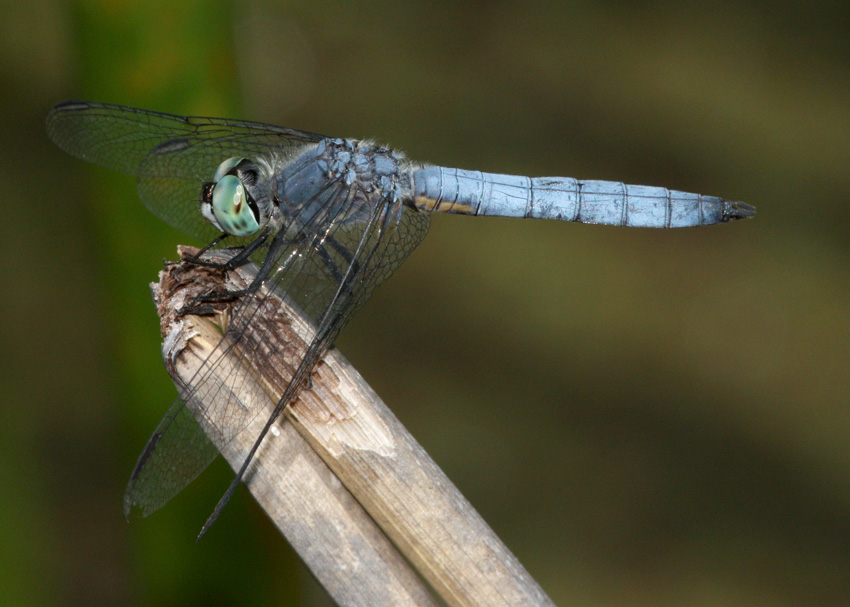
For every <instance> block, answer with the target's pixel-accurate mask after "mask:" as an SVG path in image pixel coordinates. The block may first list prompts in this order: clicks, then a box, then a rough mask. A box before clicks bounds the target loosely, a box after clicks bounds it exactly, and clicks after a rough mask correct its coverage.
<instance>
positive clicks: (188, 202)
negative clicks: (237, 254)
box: [46, 101, 324, 241]
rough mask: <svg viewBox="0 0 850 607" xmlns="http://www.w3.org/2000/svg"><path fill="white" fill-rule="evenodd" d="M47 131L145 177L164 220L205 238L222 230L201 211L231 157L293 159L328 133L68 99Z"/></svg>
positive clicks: (144, 186) (146, 192)
mask: <svg viewBox="0 0 850 607" xmlns="http://www.w3.org/2000/svg"><path fill="white" fill-rule="evenodd" d="M46 128H47V134H48V136H49V137H50V139H51V140H53V142H54V143H56V145H58V146H59V147H60V148H62V149H63V150H65V151H66V152H68V153H70V154H73V155H74V156H77V157H79V158H82V159H83V160H87V161H89V162H94V163H96V164H99V165H102V166H105V167H107V168H110V169H113V170H116V171H120V172H122V173H129V174H131V175H136V176H137V177H138V187H139V195H140V196H141V198H142V201H143V202H144V203H145V205H146V206H147V207H148V208H149V209H150V210H151V211H153V212H154V214H156V215H157V216H158V217H160V218H161V219H163V220H164V221H166V222H168V223H169V224H171V225H172V226H174V227H175V228H177V229H179V230H181V231H183V232H185V233H187V234H190V235H192V236H194V237H196V238H198V239H200V240H202V241H208V240H210V239H211V238H212V237H214V236H216V235H217V233H216V231H215V230H214V228H213V227H212V226H211V225H210V224H209V223H208V222H206V221H205V220H204V219H203V218H202V217H201V215H200V213H199V212H198V208H197V204H198V201H199V199H200V194H201V186H202V184H203V183H204V182H206V181H209V180H210V179H212V176H213V174H214V173H215V169H216V168H217V167H218V165H219V164H220V163H221V162H223V161H224V160H226V159H228V158H231V157H234V156H236V157H245V158H255V157H258V156H261V155H267V154H269V153H270V152H271V153H274V154H277V155H282V156H288V155H292V154H295V153H297V150H298V148H300V147H301V146H304V145H307V144H311V143H316V142H318V141H321V140H322V139H323V138H324V137H322V136H321V135H316V134H314V133H307V132H305V131H297V130H295V129H287V128H283V127H278V126H274V125H270V124H263V123H261V122H249V121H241V120H230V119H227V118H202V117H195V116H176V115H173V114H163V113H160V112H152V111H149V110H140V109H136V108H131V107H125V106H121V105H112V104H106V103H93V102H87V101H66V102H64V103H60V104H57V105H56V106H54V107H53V109H51V110H50V112H49V113H48V115H47V119H46Z"/></svg>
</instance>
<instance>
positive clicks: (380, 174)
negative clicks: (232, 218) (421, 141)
mask: <svg viewBox="0 0 850 607" xmlns="http://www.w3.org/2000/svg"><path fill="white" fill-rule="evenodd" d="M403 164H404V159H403V158H402V157H401V156H399V155H398V154H397V153H396V152H393V151H392V150H389V149H387V148H384V147H381V146H377V145H374V144H372V143H369V142H366V141H356V140H352V139H325V140H323V141H321V142H319V143H318V144H317V145H316V146H315V147H312V148H310V149H308V150H306V151H305V152H304V153H302V154H301V155H299V156H297V157H296V158H294V159H293V160H292V161H290V162H288V163H287V164H286V165H285V166H284V167H282V169H281V170H280V171H279V172H277V173H276V174H275V185H274V199H275V204H276V206H277V207H278V209H279V211H280V213H281V217H282V219H283V220H284V221H287V220H290V221H294V222H295V223H296V224H301V225H304V224H308V225H309V224H315V223H316V222H318V221H322V217H334V218H335V219H334V221H336V222H343V223H350V222H352V221H355V222H356V221H361V220H362V221H365V220H366V219H368V217H369V216H370V215H371V213H372V212H373V211H374V209H375V208H376V205H378V204H380V203H382V202H390V203H398V202H399V201H400V200H401V198H402V196H403V193H404V191H405V187H404V184H405V183H406V181H405V179H406V176H407V173H406V172H405V171H403V170H402V169H403ZM287 222H288V221H287Z"/></svg>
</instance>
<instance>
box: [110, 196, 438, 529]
mask: <svg viewBox="0 0 850 607" xmlns="http://www.w3.org/2000/svg"><path fill="white" fill-rule="evenodd" d="M359 187H360V184H359V183H356V182H355V183H354V184H351V185H348V184H345V183H343V182H342V181H339V180H331V181H329V183H328V186H327V188H326V189H325V191H324V192H323V194H322V196H325V197H327V199H328V202H330V201H331V200H335V201H343V202H342V204H330V203H329V204H323V205H317V206H318V209H319V210H318V211H317V214H316V215H315V216H314V217H311V218H308V219H307V220H306V221H305V222H304V223H303V224H299V225H289V226H284V227H283V228H282V229H281V231H280V232H278V234H277V236H276V237H275V239H274V241H273V242H272V244H271V245H270V248H269V250H268V255H267V257H266V259H265V261H264V263H263V268H265V269H270V270H271V271H270V273H269V274H268V276H267V278H266V279H265V280H264V282H263V285H262V288H261V289H259V290H257V291H256V292H255V293H253V294H250V295H246V296H244V297H243V298H242V299H241V300H240V301H239V302H238V303H237V304H235V306H234V308H233V309H232V311H231V313H230V321H229V323H228V326H227V331H226V333H225V335H224V337H223V338H222V340H221V342H220V343H219V344H218V346H217V347H216V348H215V350H214V351H213V352H212V353H211V354H210V356H209V357H208V358H207V359H206V361H204V363H203V364H202V365H201V367H200V369H199V370H198V371H197V372H196V373H195V375H194V377H193V378H192V379H191V380H190V381H189V382H188V383H187V389H186V392H185V393H184V394H182V397H183V399H185V401H186V402H188V403H190V404H191V405H192V406H190V407H183V406H182V405H183V401H178V403H176V404H175V406H174V407H173V408H172V410H171V411H169V415H168V416H166V419H164V420H163V422H162V423H161V424H160V427H159V428H157V432H156V433H155V434H154V436H153V437H152V438H151V440H150V441H149V443H148V447H147V448H146V449H145V452H144V453H143V454H142V456H141V457H140V458H139V464H138V465H137V468H136V470H135V471H134V473H133V478H132V479H131V481H130V485H129V486H128V490H127V495H126V496H125V507H128V508H129V507H133V506H139V507H141V508H142V512H143V514H149V513H150V512H152V511H153V510H155V509H156V508H159V507H160V506H162V505H163V504H164V503H165V502H167V501H168V500H169V499H170V498H171V497H173V496H174V495H176V494H177V493H178V492H179V491H180V490H182V489H183V488H184V487H185V486H186V485H188V484H189V483H190V482H191V481H192V480H193V479H194V478H195V477H196V476H197V474H198V473H200V472H201V471H202V470H203V468H204V467H206V465H207V464H208V463H209V461H211V460H212V459H213V457H214V454H212V453H213V452H212V451H211V450H204V446H203V445H200V446H201V456H199V455H198V454H197V453H195V452H193V451H194V450H196V449H198V448H199V444H200V443H199V439H198V436H197V433H196V432H195V430H198V431H199V427H198V425H197V423H188V421H192V422H194V420H193V419H192V418H191V415H190V414H189V413H188V411H189V410H190V409H191V410H194V411H198V410H204V411H205V419H204V420H203V426H204V427H206V428H217V429H218V434H217V435H215V436H214V438H213V442H214V443H216V444H218V445H220V446H221V445H224V444H227V443H228V442H229V441H230V440H231V439H232V438H233V437H234V436H236V435H237V434H238V433H239V432H241V431H242V429H244V427H245V426H246V425H247V424H248V423H249V422H250V421H251V420H252V419H253V418H254V417H255V416H256V415H257V414H258V413H259V412H260V411H259V410H257V409H254V408H252V406H251V403H252V402H265V401H266V399H267V396H266V394H265V393H262V394H259V393H258V394H256V396H255V395H254V391H257V392H259V391H260V390H262V387H261V386H260V385H259V384H256V383H255V382H254V380H252V379H251V378H252V375H251V374H248V373H244V372H241V373H240V372H234V373H233V374H232V375H227V373H229V371H223V369H225V368H226V369H230V368H244V367H249V368H258V367H263V366H264V363H265V361H266V360H267V359H268V353H269V350H270V349H271V350H274V349H277V348H286V347H295V346H293V344H291V343H285V342H284V341H283V340H281V336H278V335H269V334H263V333H261V332H258V331H259V329H258V327H259V326H260V325H261V323H260V322H259V320H260V316H259V315H267V314H269V310H268V309H267V308H266V304H267V302H268V301H269V300H268V296H269V294H270V293H273V292H274V293H277V294H280V293H286V294H287V298H288V300H289V301H290V303H291V304H292V305H294V306H295V307H297V308H298V309H300V310H301V312H302V313H303V314H304V315H305V316H306V317H307V318H309V320H311V321H312V324H313V325H314V327H315V333H314V335H313V338H312V339H311V340H310V342H309V344H306V346H307V347H306V353H304V354H303V356H302V357H301V358H300V359H299V362H298V363H297V364H293V365H292V366H291V367H290V368H288V369H278V370H276V372H277V373H279V374H280V376H281V377H282V378H286V379H284V380H282V382H283V383H282V389H283V393H284V397H283V398H284V399H285V400H286V402H289V401H291V400H292V399H293V398H294V397H295V396H296V395H297V392H298V390H299V389H300V388H301V387H302V385H303V383H304V381H305V379H306V378H307V377H308V376H309V374H310V372H311V371H312V369H313V367H314V366H315V364H316V362H317V361H318V360H319V358H320V357H321V356H322V354H324V352H325V351H327V349H328V347H329V346H330V345H331V344H332V343H333V340H334V339H335V337H336V336H337V335H338V334H339V332H340V331H341V330H342V328H343V326H344V325H345V323H346V322H347V321H348V319H349V318H350V317H351V315H352V314H353V313H354V311H355V310H356V309H357V308H359V307H360V306H361V305H362V304H363V303H364V302H365V301H366V299H367V298H368V297H369V295H370V294H371V292H372V290H373V288H374V287H375V286H376V285H377V284H378V283H380V282H382V281H383V280H385V279H386V278H387V277H388V276H389V275H390V274H391V273H392V271H393V270H395V268H397V267H398V265H399V264H401V262H402V261H403V260H404V259H405V257H406V256H407V255H408V254H409V253H410V252H411V251H412V250H413V248H415V247H416V245H417V244H418V243H419V242H420V241H421V239H422V238H423V237H424V236H425V234H426V232H427V229H428V216H427V214H425V213H420V212H417V211H415V210H412V209H408V208H404V209H402V208H401V207H400V206H399V205H398V204H397V203H395V202H390V201H388V200H385V199H383V198H381V199H379V200H378V201H377V202H376V203H375V204H374V207H366V210H367V211H368V212H366V213H362V212H361V213H358V212H355V211H357V210H358V209H355V208H354V207H355V206H356V205H360V204H362V203H360V202H357V201H358V200H360V199H362V196H358V194H360V192H358V191H357V188H359ZM360 210H361V211H362V210H363V209H360ZM352 217H357V218H358V219H357V220H352V219H351V218H352ZM331 241H333V242H334V245H333V246H331V245H330V244H329V243H330V242H331ZM261 271H262V269H261ZM222 375H225V376H226V377H228V379H226V380H225V381H224V382H222V381H221V376H222ZM290 378H291V379H290ZM199 404H200V405H201V406H198V405H199ZM187 428H188V429H187ZM160 451H161V452H160Z"/></svg>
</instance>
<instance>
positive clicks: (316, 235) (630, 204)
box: [46, 101, 755, 538]
mask: <svg viewBox="0 0 850 607" xmlns="http://www.w3.org/2000/svg"><path fill="white" fill-rule="evenodd" d="M46 129H47V134H48V136H49V137H50V138H51V139H52V140H53V142H55V143H56V144H57V145H58V146H59V147H60V148H62V149H63V150H65V151H66V152H69V153H70V154H72V155H74V156H77V157H79V158H81V159H83V160H86V161H89V162H93V163H96V164H99V165H102V166H105V167H108V168H110V169H114V170H116V171H120V172H123V173H128V174H130V175H135V176H136V179H137V188H138V193H139V197H140V198H141V200H142V202H144V204H145V205H146V206H147V207H148V208H149V209H150V210H151V211H153V213H154V214H156V215H157V216H159V217H160V218H161V219H163V220H164V221H166V222H168V223H169V224H171V225H172V226H173V227H175V228H177V229H178V230H181V231H183V232H185V233H186V234H188V235H190V236H193V237H195V238H197V239H199V240H200V241H202V242H206V243H208V244H207V246H206V247H205V248H204V249H202V251H207V250H211V249H213V250H218V249H221V250H226V251H228V252H229V254H230V255H229V260H228V261H221V262H218V263H214V262H209V261H204V260H202V259H201V257H200V255H198V256H195V257H191V258H187V259H184V261H185V262H187V263H194V264H199V265H206V266H215V267H219V268H224V269H232V268H236V267H239V266H240V265H243V264H247V263H251V262H253V263H256V265H257V267H258V270H257V273H256V276H255V278H254V279H253V281H252V283H251V284H250V286H249V287H248V288H246V289H244V290H242V291H239V292H231V293H224V294H222V293H217V294H211V295H210V299H213V298H217V299H219V300H220V299H221V298H222V297H224V298H231V299H233V300H234V302H235V307H234V309H233V310H232V311H231V316H230V321H229V322H228V325H227V328H226V331H225V334H224V335H223V337H222V338H221V342H220V343H219V345H218V346H217V347H216V348H215V350H214V351H213V352H212V353H211V354H210V355H209V357H208V358H207V359H206V361H205V362H204V363H203V365H202V366H201V368H200V369H199V370H198V371H197V372H196V373H195V376H194V378H193V379H192V381H190V382H188V383H187V385H185V386H182V387H181V386H178V391H179V394H180V395H179V397H178V398H177V399H176V400H175V402H174V403H173V405H172V406H171V408H170V409H169V411H168V412H167V414H166V415H165V417H164V418H163V420H162V421H161V422H160V424H159V425H158V426H157V428H156V430H155V431H154V433H153V435H152V436H151V438H150V439H149V441H148V443H147V445H146V446H145V448H144V450H143V451H142V454H141V455H140V457H139V459H138V462H137V463H136V466H135V469H134V470H133V473H132V475H131V477H130V481H129V483H128V485H127V489H126V492H125V495H124V513H125V515H126V516H128V517H129V516H130V514H131V512H134V511H136V510H140V511H141V514H142V515H143V516H147V515H149V514H151V513H152V512H154V511H156V510H157V509H159V508H160V507H162V506H163V505H164V504H165V503H166V502H168V501H169V500H170V499H171V498H172V497H174V496H175V495H176V494H178V493H179V492H180V491H182V490H183V488H185V487H186V486H187V485H188V484H189V483H190V482H192V481H193V480H194V479H195V478H196V477H197V476H198V475H199V474H200V473H201V472H202V471H203V470H204V469H205V468H206V467H207V466H208V465H209V464H210V463H211V462H212V461H213V460H214V459H215V457H216V455H217V454H218V450H217V449H216V447H215V444H214V443H213V441H211V440H210V438H209V437H207V435H206V434H205V433H204V431H203V430H202V429H201V426H200V425H199V424H198V422H197V421H196V420H195V418H194V417H193V414H192V413H191V410H192V408H191V407H189V406H187V403H188V404H191V403H193V402H195V401H198V402H210V401H213V400H215V397H216V396H217V395H218V394H219V391H220V390H221V389H222V387H221V382H220V381H217V380H213V379H212V378H213V377H214V376H215V373H214V371H215V369H216V366H217V365H218V364H220V361H221V359H222V355H223V353H224V351H225V350H227V349H228V348H230V347H231V345H232V344H233V343H235V342H238V341H239V338H240V336H241V335H243V334H244V332H245V330H246V328H249V327H250V326H251V322H252V318H253V314H254V313H255V312H251V311H252V310H253V311H256V310H257V309H259V308H261V307H262V306H259V305H257V304H258V303H261V302H260V300H264V298H266V297H268V293H270V292H272V291H278V292H284V293H286V294H287V296H288V297H289V298H290V299H291V300H292V302H293V303H294V304H295V305H297V306H298V307H299V308H300V309H301V310H302V311H303V312H304V313H305V314H306V315H307V316H308V317H309V319H310V320H311V321H312V322H313V323H314V324H315V328H316V330H315V334H314V336H313V338H312V340H311V342H310V344H309V346H308V347H307V349H306V352H305V353H304V355H303V358H302V360H301V361H300V363H299V364H298V366H297V368H296V370H295V372H294V374H293V377H292V379H291V381H290V382H289V384H288V385H287V387H286V389H285V390H284V393H283V395H282V396H281V398H280V400H279V402H278V403H277V405H276V407H275V409H274V411H273V412H272V413H271V415H270V416H269V418H268V421H267V423H266V425H265V429H264V430H263V431H262V432H261V433H260V435H259V436H257V438H256V441H255V443H254V448H253V450H252V451H251V452H250V454H249V455H248V456H247V457H246V459H245V461H244V463H243V465H242V467H241V468H240V469H239V471H238V472H237V473H236V476H235V478H234V480H233V482H232V483H231V485H230V486H229V488H228V490H227V492H226V493H225V494H224V496H223V497H222V498H221V500H220V501H219V503H218V504H217V506H216V508H215V510H214V511H213V514H212V515H211V516H210V518H209V519H208V521H207V523H206V524H205V526H204V528H203V529H202V531H201V534H200V535H199V538H200V537H201V536H202V535H203V534H204V533H205V532H206V530H207V529H209V526H210V525H211V524H212V522H213V521H215V519H216V518H217V517H218V515H219V513H220V512H221V509H222V508H223V507H224V505H225V504H226V503H227V501H228V500H229V499H230V496H231V495H232V494H233V492H234V490H235V488H236V487H237V486H238V484H239V483H240V481H241V479H242V476H243V475H244V473H245V471H246V469H247V467H248V465H249V463H250V461H251V458H252V457H253V455H254V453H255V452H256V450H257V448H258V447H259V445H260V444H261V442H262V441H263V438H264V437H265V435H266V433H267V432H268V430H269V429H270V427H271V425H272V423H273V422H274V421H275V419H276V418H277V417H278V416H279V415H280V413H281V412H282V410H283V409H284V408H285V407H286V405H287V404H289V403H290V402H292V401H293V399H294V398H295V397H296V396H297V395H298V392H299V390H301V389H302V388H304V387H305V384H309V376H310V374H311V372H312V370H313V368H314V367H315V365H316V363H317V361H318V360H319V359H320V358H321V357H322V355H323V354H324V353H325V352H326V351H327V350H328V348H329V347H330V345H331V344H332V343H333V341H334V339H335V338H336V337H337V335H338V334H339V333H340V331H341V330H342V329H343V327H344V326H345V324H346V322H347V321H348V320H349V319H350V318H351V316H352V314H353V313H354V312H355V311H356V310H357V309H358V308H359V307H360V306H362V305H363V304H364V302H365V301H366V300H367V299H368V297H369V295H370V294H371V293H372V291H373V289H374V288H375V287H376V286H377V285H379V284H381V283H382V282H384V281H385V280H386V279H387V278H389V276H390V275H391V274H392V273H393V272H394V271H395V270H396V269H397V268H398V267H399V266H400V265H401V264H402V262H403V261H404V260H405V259H406V258H407V256H408V255H409V254H410V253H411V251H413V249H414V248H416V246H417V245H418V244H419V243H420V242H421V241H422V239H423V238H424V237H425V235H426V233H427V231H428V226H429V217H430V214H431V213H433V212H442V213H459V214H464V215H478V216H488V215H489V216H502V217H525V218H539V219H555V220H562V221H573V222H581V223H590V224H604V225H613V226H628V227H648V228H679V227H691V226H704V225H709V224H716V223H725V222H729V221H732V220H737V219H743V218H747V217H752V216H753V215H755V208H754V207H753V206H751V205H748V204H745V203H742V202H733V201H729V200H725V199H722V198H717V197H713V196H703V195H700V194H691V193H687V192H680V191H675V190H670V189H667V188H663V187H654V186H642V185H627V184H624V183H620V182H616V181H599V180H579V179H573V178H567V177H534V178H530V177H523V176H514V175H501V174H493V173H484V172H481V171H471V170H461V169H452V168H445V167H441V166H433V165H428V164H422V163H416V162H413V161H411V160H408V159H407V158H406V157H405V156H404V155H403V154H402V153H400V152H397V151H393V150H391V149H389V148H386V147H383V146H381V145H378V144H376V143H374V142H372V141H369V140H356V139H344V138H338V137H326V136H323V135H317V134H314V133H309V132H305V131H299V130H295V129H290V128H283V127H279V126H273V125H270V124H263V123H259V122H249V121H243V120H232V119H226V118H203V117H187V116H178V115H172V114H165V113H160V112H155V111H149V110H142V109H137V108H132V107H125V106H121V105H113V104H106V103H95V102H87V101H65V102H62V103H59V104H57V105H56V106H54V107H53V108H52V109H51V110H50V112H49V113H48V115H47V119H46ZM249 304H252V305H249ZM234 381H235V380H234ZM225 383H226V382H225ZM219 401H220V402H219ZM219 401H216V405H215V406H214V407H213V408H209V409H207V410H206V416H207V417H208V418H209V420H210V422H211V425H212V426H213V427H215V428H227V430H226V432H227V434H225V435H222V436H218V437H216V439H217V441H218V442H220V443H224V444H226V443H227V442H228V441H229V440H231V439H232V438H233V437H234V436H235V435H236V434H238V433H239V431H241V430H242V429H243V428H244V427H245V426H246V425H247V424H248V423H249V422H250V421H252V420H253V418H254V417H256V415H257V414H258V412H257V411H251V410H250V409H246V407H244V406H243V404H242V403H241V402H236V400H235V398H233V397H225V398H223V399H219Z"/></svg>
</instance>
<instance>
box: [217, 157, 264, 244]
mask: <svg viewBox="0 0 850 607" xmlns="http://www.w3.org/2000/svg"><path fill="white" fill-rule="evenodd" d="M258 173H259V167H258V166H257V165H256V164H255V163H254V162H252V161H251V160H248V159H247V158H228V159H227V160H225V161H224V162H222V163H221V164H220V165H219V166H218V168H217V169H216V171H215V175H214V176H213V181H211V182H207V183H205V184H204V185H203V187H202V189H201V206H200V210H201V215H203V216H204V219H206V220H207V221H209V222H210V223H211V224H213V225H214V226H215V227H216V228H218V229H219V230H221V231H222V232H225V233H227V234H230V235H231V236H239V237H242V236H253V235H254V234H256V233H257V232H259V231H260V228H261V227H262V226H263V225H264V224H265V223H266V221H267V217H263V216H262V215H261V213H260V207H259V206H258V205H257V200H256V197H255V196H256V194H257V192H256V189H257V185H258V181H259V178H258V177H259V176H258ZM252 190H255V191H254V192H253V193H252Z"/></svg>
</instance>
